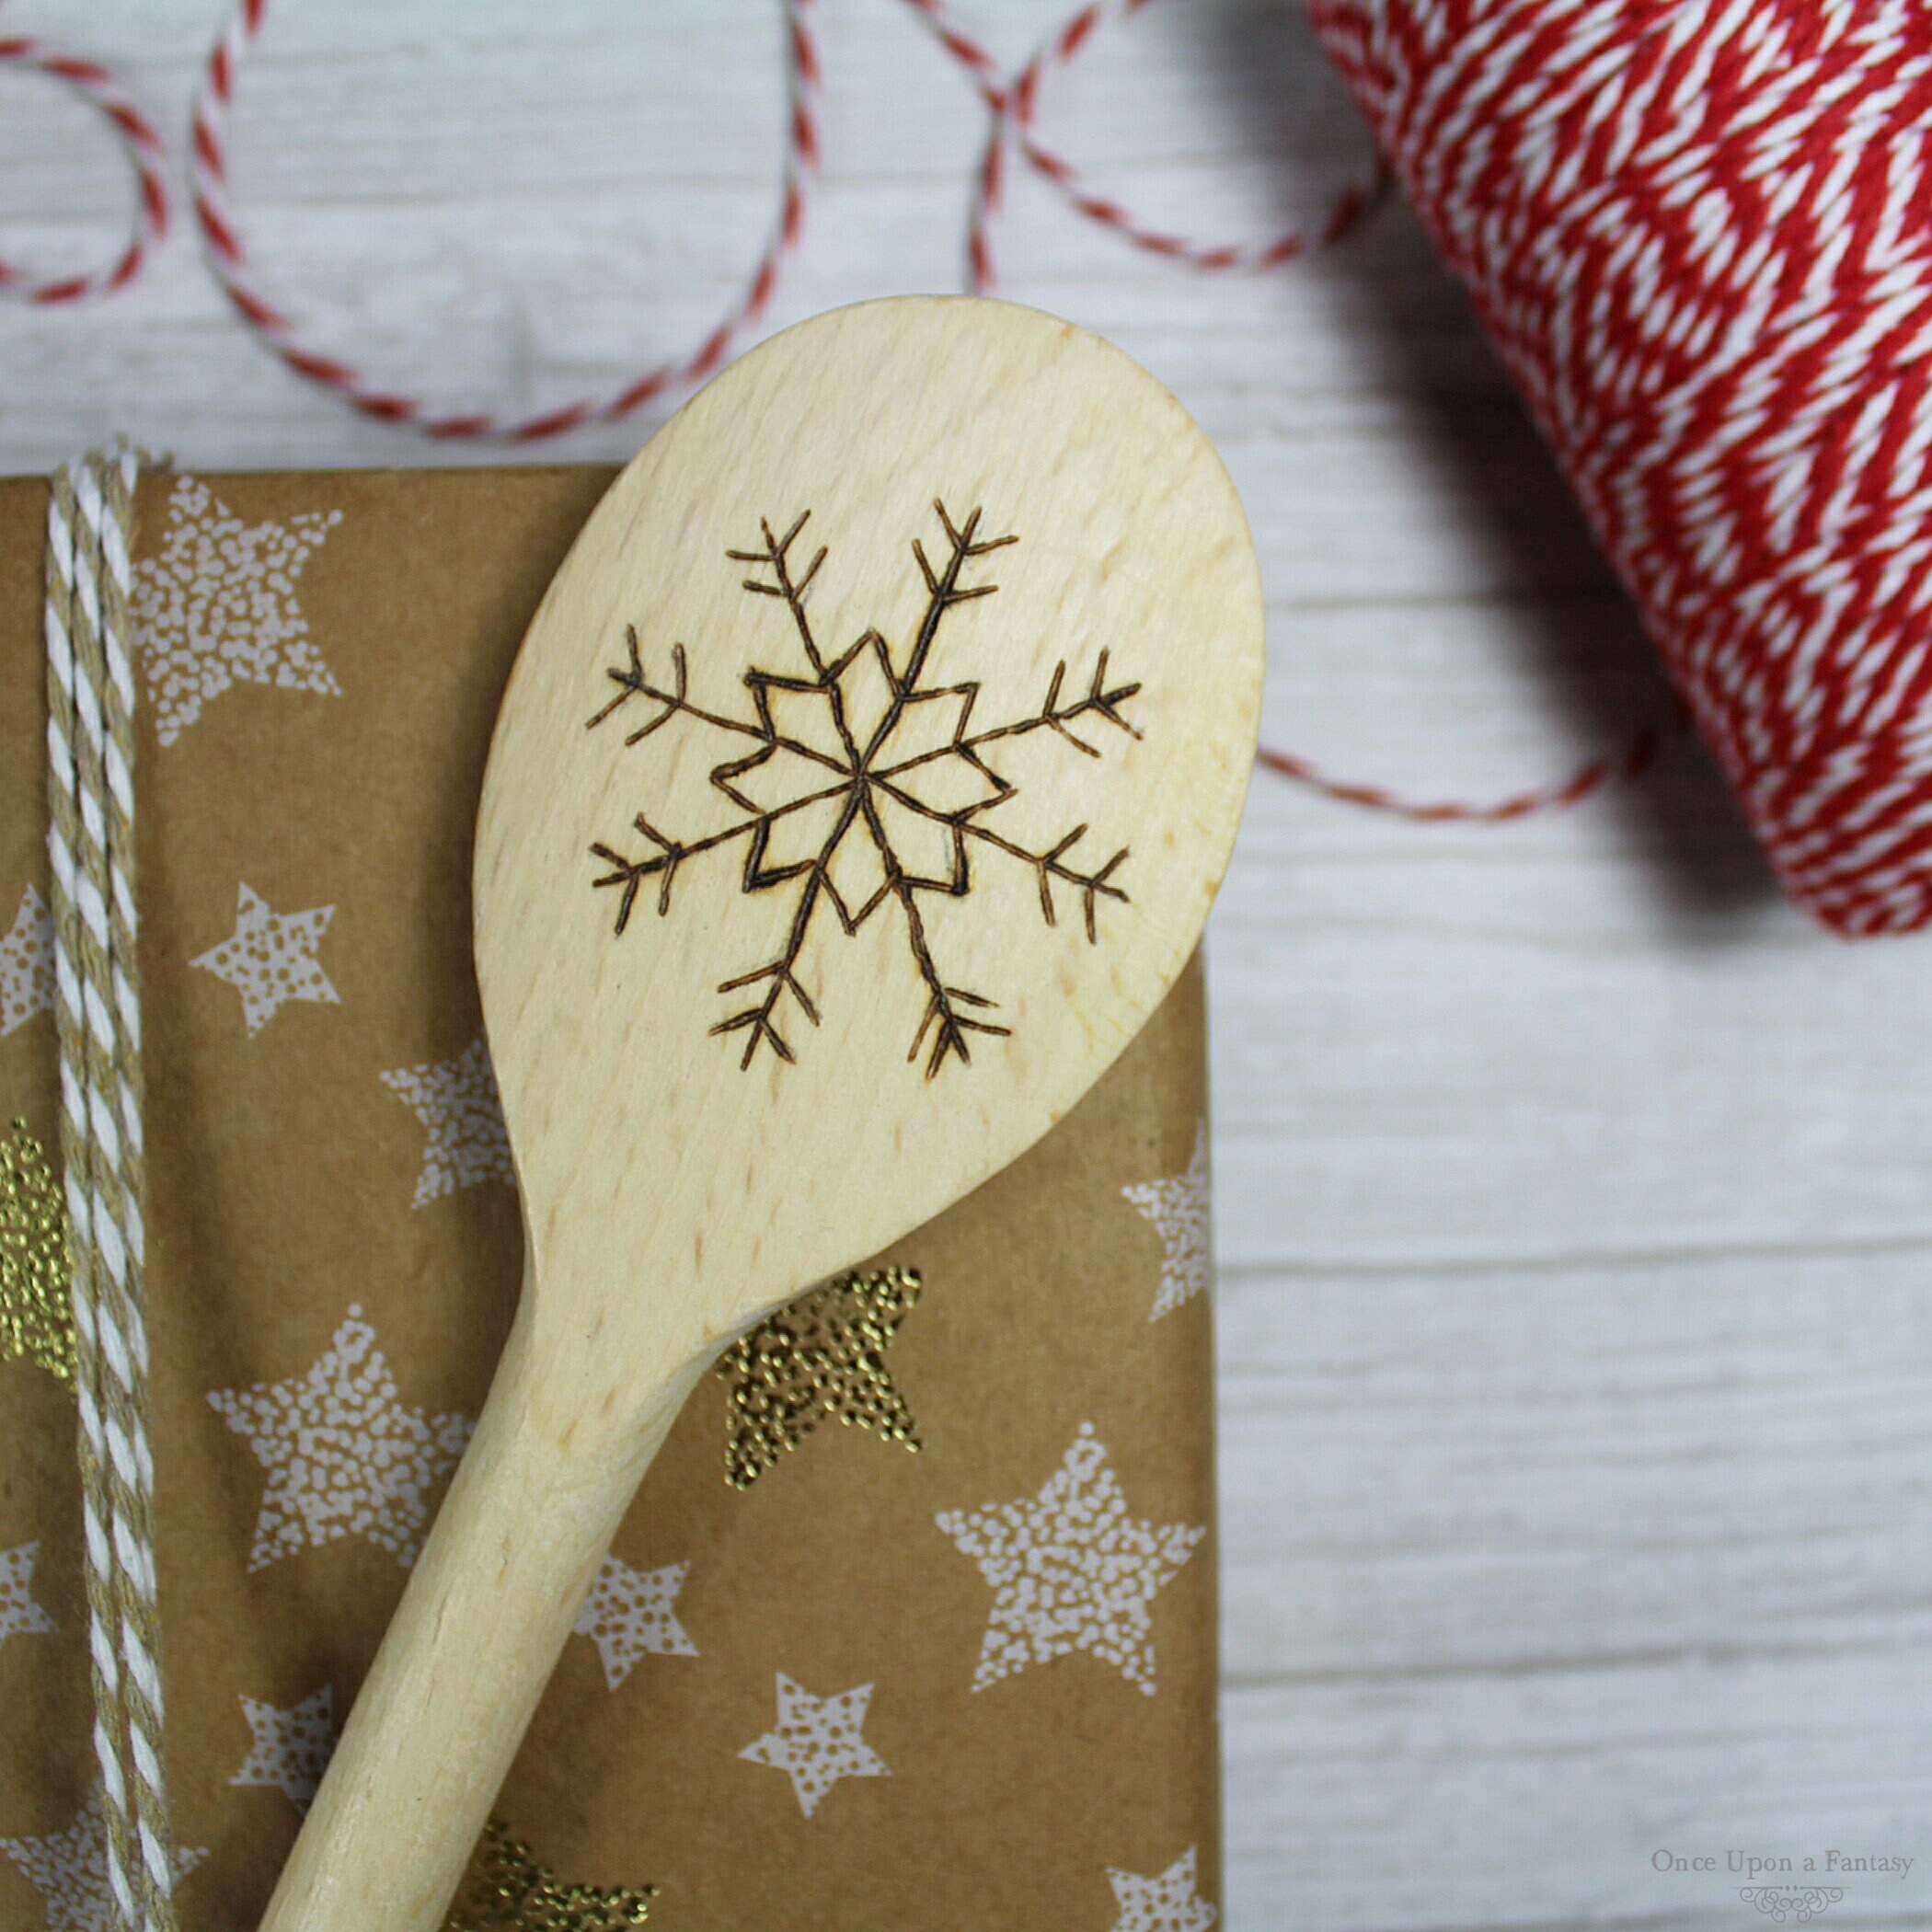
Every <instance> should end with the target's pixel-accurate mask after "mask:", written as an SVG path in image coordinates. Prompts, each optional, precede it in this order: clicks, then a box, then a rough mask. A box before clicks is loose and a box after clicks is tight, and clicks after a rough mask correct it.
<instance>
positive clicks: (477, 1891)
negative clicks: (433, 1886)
mask: <svg viewBox="0 0 1932 1932" xmlns="http://www.w3.org/2000/svg"><path fill="white" fill-rule="evenodd" d="M657 1894H658V1888H657V1887H656V1886H655V1885H591V1884H586V1883H585V1882H584V1881H583V1880H565V1879H559V1878H558V1876H557V1874H556V1873H555V1872H554V1871H552V1870H551V1869H549V1868H548V1867H547V1866H545V1865H539V1864H538V1863H537V1861H536V1857H535V1853H533V1852H532V1851H531V1849H530V1847H529V1846H527V1845H525V1844H524V1843H523V1840H522V1839H521V1838H515V1837H512V1835H511V1832H510V1827H509V1826H508V1825H507V1824H505V1823H503V1821H502V1820H501V1819H500V1818H492V1819H491V1820H490V1821H489V1823H488V1824H486V1825H485V1826H484V1827H483V1839H482V1843H481V1844H480V1845H478V1846H477V1852H476V1856H475V1857H473V1858H472V1859H471V1860H470V1865H469V1869H468V1870H467V1871H466V1873H465V1874H464V1877H463V1882H462V1884H461V1885H460V1886H459V1887H458V1888H457V1891H456V1897H455V1901H454V1903H453V1904H452V1905H451V1906H450V1915H449V1917H448V1919H447V1920H446V1921H445V1923H444V1926H443V1932H622V1928H623V1927H625V1926H641V1925H643V1924H645V1923H646V1922H647V1921H648V1920H649V1919H650V1902H651V1900H652V1899H654V1898H655V1897H656V1896H657Z"/></svg>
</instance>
